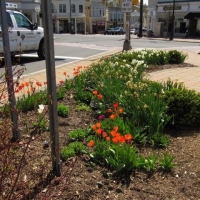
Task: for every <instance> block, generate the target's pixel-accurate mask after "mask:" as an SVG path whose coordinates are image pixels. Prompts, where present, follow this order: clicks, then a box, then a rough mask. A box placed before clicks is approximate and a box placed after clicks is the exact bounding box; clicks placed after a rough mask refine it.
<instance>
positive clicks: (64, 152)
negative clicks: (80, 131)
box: [60, 146, 76, 160]
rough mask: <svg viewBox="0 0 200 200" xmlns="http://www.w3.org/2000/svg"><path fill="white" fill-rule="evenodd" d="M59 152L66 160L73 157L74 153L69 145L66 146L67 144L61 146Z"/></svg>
mask: <svg viewBox="0 0 200 200" xmlns="http://www.w3.org/2000/svg"><path fill="white" fill-rule="evenodd" d="M60 154H61V158H62V159H63V160H67V159H68V158H70V157H74V156H75V155H76V153H75V151H74V148H70V147H67V146H65V147H63V148H62V150H61V153H60Z"/></svg>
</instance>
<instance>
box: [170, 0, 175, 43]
mask: <svg viewBox="0 0 200 200" xmlns="http://www.w3.org/2000/svg"><path fill="white" fill-rule="evenodd" d="M172 9H173V11H172V25H171V34H170V38H169V39H170V40H173V38H174V10H175V0H174V1H173V8H172Z"/></svg>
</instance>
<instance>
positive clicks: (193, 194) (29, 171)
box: [2, 64, 200, 200]
mask: <svg viewBox="0 0 200 200" xmlns="http://www.w3.org/2000/svg"><path fill="white" fill-rule="evenodd" d="M172 67H191V65H189V64H183V65H181V66H180V65H176V66H175V65H167V66H162V69H164V68H165V69H166V68H172ZM159 69H161V68H160V66H159ZM154 70H158V69H157V68H156V67H155V68H154ZM58 103H64V104H66V105H68V106H69V107H70V113H69V116H68V117H67V118H60V117H59V122H58V127H59V130H58V133H59V139H60V146H61V148H62V147H63V146H64V145H67V143H68V137H67V135H68V133H69V131H71V130H75V129H77V128H84V127H87V126H88V125H90V124H91V123H92V122H93V121H95V117H94V116H95V115H94V113H93V112H92V111H79V112H76V111H75V109H74V108H75V101H74V100H73V98H72V94H71V93H70V92H68V93H67V94H66V96H65V98H64V99H63V100H62V101H59V102H58ZM36 116H37V114H36V112H29V113H27V114H20V130H21V134H22V140H21V142H20V147H21V148H23V149H25V147H26V145H25V144H26V143H27V141H30V144H29V145H28V148H27V153H26V155H25V158H24V159H23V162H22V168H23V171H22V174H21V176H20V180H21V181H20V182H19V184H17V186H16V187H15V190H14V192H15V195H16V196H17V197H13V199H52V200H54V199H55V200H57V199H59V200H60V199H61V200H64V199H66V200H72V199H73V200H75V199H81V200H105V199H110V200H117V199H118V200H122V199H123V200H134V199H135V200H145V199H148V200H149V199H152V200H157V199H158V200H161V199H162V200H172V199H174V200H189V199H194V200H198V199H200V134H199V133H200V132H199V130H196V131H194V130H193V131H191V130H181V131H180V130H179V131H176V132H173V134H171V132H168V131H166V133H167V134H168V135H169V137H170V145H169V146H168V147H167V148H166V149H153V148H151V147H147V148H145V147H140V148H139V151H140V152H141V153H142V154H144V155H147V154H148V153H149V152H153V151H154V152H158V151H159V152H163V151H167V152H169V153H170V154H172V155H174V156H175V157H176V158H175V162H176V166H175V167H174V169H173V170H172V171H171V172H163V171H159V170H156V171H154V172H145V171H134V172H132V173H130V174H123V173H119V174H115V173H113V174H112V173H110V172H109V171H108V169H106V168H102V167H100V166H95V165H94V164H93V163H90V162H89V158H88V157H87V156H77V157H74V158H70V159H69V160H67V161H66V162H63V163H62V176H61V177H54V175H53V174H52V173H51V161H50V155H51V148H50V146H49V147H47V148H44V142H45V141H48V142H49V141H50V139H49V138H50V134H49V132H48V131H47V132H44V133H41V134H38V133H37V134H35V135H34V134H33V135H32V136H30V134H27V129H25V125H24V124H26V123H30V121H35V120H36ZM29 132H30V130H29ZM11 179H12V178H11ZM10 182H11V180H10ZM9 186H10V185H9V184H8V188H9ZM2 199H3V197H2Z"/></svg>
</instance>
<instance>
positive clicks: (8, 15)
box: [0, 12, 13, 27]
mask: <svg viewBox="0 0 200 200" xmlns="http://www.w3.org/2000/svg"><path fill="white" fill-rule="evenodd" d="M6 18H7V25H8V27H13V23H12V19H11V17H10V14H9V13H8V12H6ZM0 19H1V18H0ZM0 26H1V20H0Z"/></svg>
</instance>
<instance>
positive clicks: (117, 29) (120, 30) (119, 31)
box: [113, 27, 126, 35]
mask: <svg viewBox="0 0 200 200" xmlns="http://www.w3.org/2000/svg"><path fill="white" fill-rule="evenodd" d="M113 32H114V34H115V35H124V34H125V33H126V31H125V30H124V28H122V27H115V28H114V29H113Z"/></svg>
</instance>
